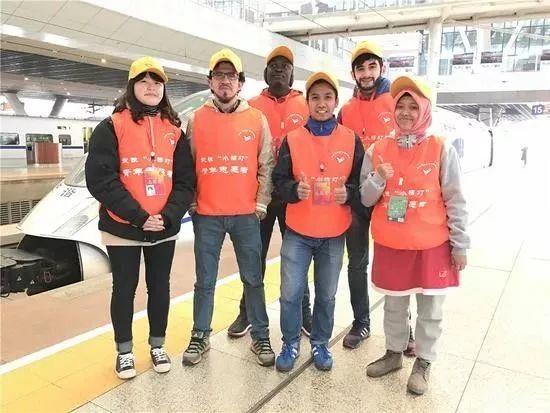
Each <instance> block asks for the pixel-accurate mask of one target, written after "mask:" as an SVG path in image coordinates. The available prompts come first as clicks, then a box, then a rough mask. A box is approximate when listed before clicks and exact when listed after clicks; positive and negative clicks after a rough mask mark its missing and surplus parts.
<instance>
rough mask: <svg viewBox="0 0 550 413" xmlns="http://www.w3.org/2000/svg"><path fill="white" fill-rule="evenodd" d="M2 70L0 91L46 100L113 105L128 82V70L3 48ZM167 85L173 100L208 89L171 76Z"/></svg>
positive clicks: (0, 60)
mask: <svg viewBox="0 0 550 413" xmlns="http://www.w3.org/2000/svg"><path fill="white" fill-rule="evenodd" d="M0 70H1V75H2V78H1V82H0V89H1V90H0V91H1V92H12V91H15V92H19V93H18V94H19V96H20V97H36V98H45V99H48V98H51V97H53V96H56V95H61V96H65V97H66V98H68V99H69V101H72V102H80V103H98V104H102V103H105V102H108V103H109V104H111V103H112V101H113V99H115V98H116V97H118V96H119V95H120V94H121V93H122V92H123V90H124V89H125V87H126V84H127V82H128V72H127V71H125V70H120V69H114V68H110V67H105V66H98V65H92V64H89V63H83V62H77V61H72V60H67V59H61V58H56V57H52V56H44V55H38V54H34V53H27V52H22V51H15V50H7V49H4V48H2V49H0ZM169 76H170V74H169ZM166 87H167V92H168V94H169V96H170V97H171V98H173V99H179V98H182V97H185V96H187V95H189V94H191V93H195V92H198V91H200V90H204V89H206V88H207V86H206V84H205V83H199V82H192V81H188V80H180V79H177V78H170V81H169V82H168V84H167V85H166Z"/></svg>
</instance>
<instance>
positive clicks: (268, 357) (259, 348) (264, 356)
mask: <svg viewBox="0 0 550 413" xmlns="http://www.w3.org/2000/svg"><path fill="white" fill-rule="evenodd" d="M250 350H252V352H253V353H254V354H256V356H257V357H258V364H259V365H261V366H264V367H268V366H273V364H275V353H274V352H273V349H272V348H271V342H270V341H269V338H260V339H258V340H254V341H253V342H252V345H251V346H250Z"/></svg>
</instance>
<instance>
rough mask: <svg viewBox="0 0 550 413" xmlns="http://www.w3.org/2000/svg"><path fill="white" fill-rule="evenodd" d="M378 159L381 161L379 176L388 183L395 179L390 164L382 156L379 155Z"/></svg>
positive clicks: (377, 170)
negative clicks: (392, 178)
mask: <svg viewBox="0 0 550 413" xmlns="http://www.w3.org/2000/svg"><path fill="white" fill-rule="evenodd" d="M378 159H379V160H380V164H379V165H378V168H376V172H378V175H380V177H381V178H382V179H383V180H384V181H387V180H388V179H390V178H391V177H393V173H394V171H393V166H392V165H391V163H389V162H384V160H383V159H382V157H381V156H380V155H378Z"/></svg>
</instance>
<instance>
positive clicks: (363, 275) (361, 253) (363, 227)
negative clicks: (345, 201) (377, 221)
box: [346, 208, 370, 330]
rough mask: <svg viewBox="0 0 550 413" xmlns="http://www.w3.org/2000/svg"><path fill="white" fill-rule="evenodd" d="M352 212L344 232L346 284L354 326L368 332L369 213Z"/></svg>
mask: <svg viewBox="0 0 550 413" xmlns="http://www.w3.org/2000/svg"><path fill="white" fill-rule="evenodd" d="M362 212H363V213H361V214H358V213H357V212H355V211H353V215H352V221H351V225H350V227H349V229H348V231H347V232H346V247H347V250H348V284H349V292H350V301H351V307H352V309H353V318H354V325H355V324H359V326H357V327H367V328H368V329H369V330H370V310H369V280H368V278H369V277H368V274H367V266H368V265H369V224H370V211H368V209H367V208H365V211H362Z"/></svg>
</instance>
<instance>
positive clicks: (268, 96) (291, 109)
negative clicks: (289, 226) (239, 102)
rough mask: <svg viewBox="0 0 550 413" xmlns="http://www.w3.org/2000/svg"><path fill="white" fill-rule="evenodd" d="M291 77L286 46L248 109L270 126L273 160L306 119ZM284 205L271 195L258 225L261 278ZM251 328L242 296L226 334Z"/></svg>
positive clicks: (307, 312)
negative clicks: (288, 137) (256, 113)
mask: <svg viewBox="0 0 550 413" xmlns="http://www.w3.org/2000/svg"><path fill="white" fill-rule="evenodd" d="M293 77H294V55H293V54H292V51H291V50H290V49H289V48H288V47H286V46H278V47H276V48H275V49H273V50H272V51H271V53H269V55H268V56H267V58H266V68H265V70H264V80H265V82H266V83H267V86H268V87H267V88H265V89H264V90H263V91H262V93H261V94H260V95H258V96H256V97H254V98H252V99H250V100H249V102H248V103H249V104H250V106H252V107H253V108H256V109H259V110H260V111H262V112H263V114H264V115H265V117H266V118H267V121H268V123H269V129H270V132H271V136H272V150H273V156H274V158H275V160H276V159H277V155H278V152H279V148H280V146H281V142H282V140H283V138H284V137H285V136H286V135H287V134H288V133H289V132H290V131H292V130H294V129H297V128H299V127H301V126H303V125H304V124H305V123H306V121H307V118H308V116H309V112H308V107H307V103H306V100H305V99H304V96H303V94H302V92H300V91H298V90H295V89H292V83H293V80H294V79H293ZM285 211H286V204H285V203H284V202H283V201H281V199H280V197H279V196H278V195H277V193H276V192H274V193H273V194H272V199H271V203H270V204H269V206H268V208H267V215H266V217H265V218H264V219H263V220H262V221H261V223H260V231H261V237H262V276H265V269H266V257H267V251H268V249H269V243H270V241H271V235H272V233H273V227H274V226H275V220H278V222H279V229H280V231H281V236H283V235H284V233H285V230H286V224H285ZM302 318H303V324H302V331H303V332H304V333H305V334H307V335H308V336H309V334H310V332H311V324H312V317H311V307H310V301H309V289H308V288H307V287H306V289H305V292H304V298H303V300H302ZM250 327H251V325H250V322H249V320H248V317H247V314H246V302H245V298H244V295H243V297H242V298H241V304H240V312H239V315H238V316H237V319H236V320H235V321H234V322H233V324H231V326H229V329H228V330H227V333H228V334H229V335H230V336H232V337H241V336H244V335H245V334H246V332H247V331H248V330H249V329H250Z"/></svg>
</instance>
